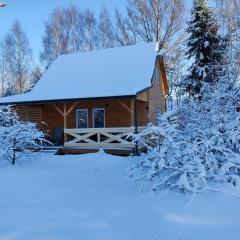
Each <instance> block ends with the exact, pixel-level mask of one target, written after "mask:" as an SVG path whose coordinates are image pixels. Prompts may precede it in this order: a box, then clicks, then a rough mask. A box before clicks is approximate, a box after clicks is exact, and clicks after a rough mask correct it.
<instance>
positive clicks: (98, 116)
mask: <svg viewBox="0 0 240 240" xmlns="http://www.w3.org/2000/svg"><path fill="white" fill-rule="evenodd" d="M93 127H94V128H104V127H105V109H104V108H94V109H93Z"/></svg>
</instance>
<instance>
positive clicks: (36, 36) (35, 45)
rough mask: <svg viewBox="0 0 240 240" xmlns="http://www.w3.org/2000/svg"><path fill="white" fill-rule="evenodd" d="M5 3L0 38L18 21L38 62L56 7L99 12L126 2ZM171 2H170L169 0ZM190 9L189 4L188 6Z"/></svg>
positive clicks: (0, 11)
mask: <svg viewBox="0 0 240 240" xmlns="http://www.w3.org/2000/svg"><path fill="white" fill-rule="evenodd" d="M0 1H4V2H5V3H7V6H6V7H5V8H1V9H0V19H1V21H0V36H1V37H2V36H4V34H5V33H6V32H7V31H8V30H9V28H10V27H11V25H12V23H13V22H14V21H15V20H19V21H20V23H21V25H22V28H23V30H24V31H25V32H26V34H27V36H28V38H29V42H30V45H31V48H32V49H33V51H34V59H35V60H36V62H38V58H39V53H40V51H41V47H42V46H41V39H42V34H43V31H44V22H46V21H47V19H48V16H49V14H50V13H51V12H52V10H53V9H54V8H56V7H58V6H68V5H69V4H74V5H77V6H79V7H80V8H82V9H85V8H87V7H89V8H91V9H93V10H94V11H96V12H97V11H99V9H100V8H101V6H103V5H105V6H106V7H107V8H109V9H114V7H115V6H116V7H119V8H124V6H125V4H126V0H0ZM170 1H171V0H170ZM187 1H189V2H190V1H191V0H187ZM188 7H190V3H189V4H188Z"/></svg>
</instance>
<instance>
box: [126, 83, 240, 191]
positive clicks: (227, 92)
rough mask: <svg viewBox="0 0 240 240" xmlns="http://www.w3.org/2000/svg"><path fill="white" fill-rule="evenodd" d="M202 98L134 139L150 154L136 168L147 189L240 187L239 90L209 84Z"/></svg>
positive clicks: (186, 102)
mask: <svg viewBox="0 0 240 240" xmlns="http://www.w3.org/2000/svg"><path fill="white" fill-rule="evenodd" d="M202 91H204V94H202V96H204V97H202V99H201V100H196V99H193V98H186V99H185V100H184V101H183V102H182V104H181V105H180V107H179V108H177V109H176V110H174V111H172V112H168V113H166V114H164V115H162V116H161V117H160V118H159V124H158V126H152V125H149V126H148V128H147V129H146V130H145V131H143V132H141V133H139V134H138V135H136V136H135V139H136V141H138V142H139V143H140V144H141V145H144V146H145V147H146V148H147V150H148V152H147V153H146V154H145V155H144V156H143V157H142V158H141V161H140V162H139V163H138V164H137V165H136V166H135V167H134V168H133V170H132V173H131V174H132V177H133V178H134V179H135V181H136V182H138V183H140V186H141V187H142V188H144V187H147V186H150V187H151V189H152V190H153V191H155V192H159V191H162V190H167V189H169V190H174V191H175V190H177V191H180V192H183V193H186V194H192V193H194V194H195V193H199V192H202V191H205V190H208V189H212V190H213V189H215V190H220V189H221V186H222V185H223V184H225V183H229V184H231V185H232V186H233V187H234V188H240V111H239V110H240V109H239V103H240V91H239V86H237V85H236V84H235V83H231V82H229V80H227V81H226V79H223V80H221V81H220V82H219V83H218V84H212V85H211V84H207V83H206V84H205V85H204V88H203V90H202Z"/></svg>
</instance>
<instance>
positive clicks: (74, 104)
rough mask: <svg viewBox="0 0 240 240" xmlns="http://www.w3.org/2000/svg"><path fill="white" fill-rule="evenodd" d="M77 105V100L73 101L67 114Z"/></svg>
mask: <svg viewBox="0 0 240 240" xmlns="http://www.w3.org/2000/svg"><path fill="white" fill-rule="evenodd" d="M76 105H77V102H75V103H73V105H72V106H71V107H70V108H69V109H68V111H67V116H68V115H69V113H70V112H71V111H72V110H73V109H74V108H75V106H76Z"/></svg>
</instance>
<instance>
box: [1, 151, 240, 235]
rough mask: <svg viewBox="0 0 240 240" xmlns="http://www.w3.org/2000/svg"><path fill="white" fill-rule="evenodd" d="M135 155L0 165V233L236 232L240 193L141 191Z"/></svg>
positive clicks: (239, 229)
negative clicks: (134, 177)
mask: <svg viewBox="0 0 240 240" xmlns="http://www.w3.org/2000/svg"><path fill="white" fill-rule="evenodd" d="M135 161H136V158H135V157H119V156H111V155H106V154H104V153H102V152H100V153H96V154H85V155H68V156H53V155H40V156H38V157H37V158H36V160H34V161H32V162H31V163H25V164H22V165H17V166H14V167H12V166H9V165H1V166H0V240H15V239H17V240H159V239H163V240H166V239H173V240H175V239H176V240H181V239H184V240H187V239H191V240H192V239H194V240H198V239H201V240H202V239H204V240H206V239H207V240H208V239H213V240H222V239H228V240H230V239H231V240H234V239H236V240H237V239H240V199H239V198H236V197H233V196H230V195H224V194H221V193H214V192H208V193H204V194H202V195H199V196H197V198H196V199H195V200H194V201H193V202H192V203H191V204H188V203H189V202H188V198H186V197H184V196H182V195H180V194H173V193H172V194H166V195H164V196H161V197H160V196H155V195H152V194H146V193H139V192H138V191H137V190H136V188H134V187H133V185H131V184H130V183H129V182H128V181H127V172H126V169H127V168H128V167H130V166H131V165H132V164H134V163H135Z"/></svg>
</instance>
